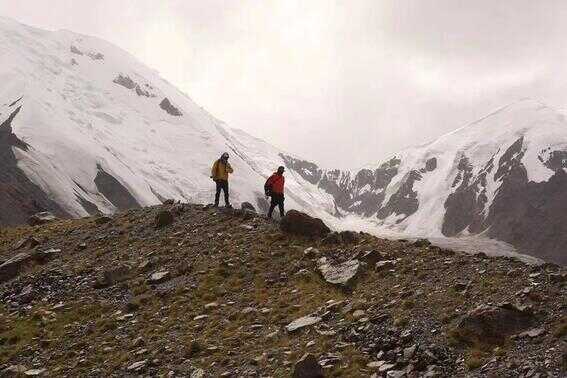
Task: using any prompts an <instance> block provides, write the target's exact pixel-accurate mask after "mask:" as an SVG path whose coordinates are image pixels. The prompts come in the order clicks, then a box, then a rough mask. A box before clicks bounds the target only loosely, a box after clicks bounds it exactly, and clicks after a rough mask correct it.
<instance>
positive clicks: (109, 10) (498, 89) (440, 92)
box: [0, 0, 567, 168]
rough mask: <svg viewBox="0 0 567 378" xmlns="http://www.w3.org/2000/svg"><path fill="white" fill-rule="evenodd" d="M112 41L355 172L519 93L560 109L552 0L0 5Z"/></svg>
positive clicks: (557, 14)
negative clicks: (360, 167)
mask: <svg viewBox="0 0 567 378" xmlns="http://www.w3.org/2000/svg"><path fill="white" fill-rule="evenodd" d="M0 14H2V15H4V16H8V17H12V18H14V19H16V20H18V21H21V22H23V23H27V24H31V25H34V26H37V27H41V28H46V29H52V30H55V29H69V30H72V31H75V32H79V33H84V34H89V35H95V36H98V37H101V38H104V39H106V40H108V41H110V42H113V43H115V44H117V45H119V46H120V47H122V48H124V49H126V50H127V51H129V52H130V53H132V54H133V55H135V56H137V57H138V58H139V59H140V60H142V61H143V62H144V63H146V64H147V65H149V66H151V67H153V68H155V69H157V70H158V71H159V72H160V73H161V75H162V76H163V77H165V78H166V79H167V80H169V81H171V82H172V83H174V84H175V85H177V86H178V87H179V88H181V89H182V90H183V91H185V92H186V93H188V94H189V95H190V96H191V97H192V98H193V99H194V100H195V101H196V102H197V103H199V104H201V105H202V106H204V107H205V108H206V109H208V110H209V111H210V112H211V113H212V114H213V115H215V116H216V117H218V118H220V119H222V120H224V121H225V122H227V123H228V124H229V125H230V126H232V127H237V128H241V129H244V130H246V131H248V132H250V133H251V134H253V135H255V136H258V137H260V138H263V139H265V140H267V141H268V142H270V143H272V144H274V145H276V146H278V147H280V148H283V149H285V150H287V151H289V152H292V153H295V154H297V155H300V156H302V157H305V158H307V159H310V160H314V161H316V162H318V163H320V164H321V165H323V166H325V167H340V168H347V167H357V166H360V165H363V164H366V163H373V162H376V161H378V160H381V159H383V158H385V157H387V156H389V155H390V154H392V153H395V152H396V151H398V150H400V149H403V148H405V147H407V146H410V145H414V144H421V143H424V142H427V141H430V140H432V139H435V138H436V137H438V136H440V135H442V134H444V133H446V132H448V131H451V130H453V129H455V128H457V127H460V126H462V125H463V124H466V123H469V122H471V121H473V120H475V119H476V118H480V117H481V116H483V115H485V114H486V113H489V112H490V111H491V110H493V109H495V108H497V107H500V106H502V105H505V104H508V103H510V102H513V101H516V100H518V99H520V98H523V97H533V98H536V99H540V100H542V101H544V102H547V103H549V104H550V105H553V106H556V107H560V108H564V107H565V105H566V104H567V101H566V100H567V80H566V78H567V75H566V71H567V59H566V58H567V2H565V1H562V0H557V1H551V0H550V1H546V0H537V1H535V0H514V1H512V0H474V1H473V0H430V1H426V0H423V1H422V0H420V1H418V0H368V1H363V0H348V1H318V0H309V1H304V0H303V1H295V0H281V1H268V0H250V1H246V0H240V1H236V0H233V1H231V0H206V1H205V0H194V1H193V0H191V1H190V0H178V1H173V0H170V1H165V0H162V1H158V0H97V1H92V0H44V1H43V0H35V1H33V0H0Z"/></svg>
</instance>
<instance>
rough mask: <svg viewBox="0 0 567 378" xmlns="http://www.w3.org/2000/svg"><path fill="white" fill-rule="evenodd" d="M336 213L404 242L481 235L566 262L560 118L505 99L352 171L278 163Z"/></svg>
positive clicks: (566, 184)
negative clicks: (321, 193) (316, 190)
mask: <svg viewBox="0 0 567 378" xmlns="http://www.w3.org/2000/svg"><path fill="white" fill-rule="evenodd" d="M286 161H287V165H288V166H289V167H291V168H292V169H294V170H295V171H296V172H298V173H300V174H301V175H302V176H303V177H304V178H305V179H306V180H308V181H309V182H311V183H312V184H314V185H317V186H318V187H320V188H322V189H324V190H325V191H327V192H328V193H331V194H332V195H333V196H334V198H335V200H336V203H337V207H338V209H339V211H340V212H342V213H343V214H344V215H347V216H348V215H349V214H357V215H359V216H362V217H364V218H366V219H369V220H372V221H373V223H374V224H375V227H376V228H377V229H379V230H382V231H386V230H387V231H398V232H400V233H404V234H407V235H412V236H426V237H453V236H466V235H471V234H472V235H476V234H483V235H485V236H489V237H491V238H496V239H499V240H502V241H505V242H508V243H510V244H512V245H514V246H515V247H517V248H518V249H519V250H520V251H522V252H524V253H528V254H531V255H534V256H538V257H541V258H543V259H546V260H550V261H555V262H560V263H567V174H566V172H565V169H566V168H567V122H566V120H565V117H564V116H563V115H562V114H560V113H559V112H557V111H555V110H554V109H551V108H549V107H547V106H545V105H544V104H542V103H539V102H537V101H534V100H529V99H526V100H522V101H519V102H517V103H513V104H511V105H509V106H506V107H504V108H502V109H499V110H497V111H496V112H494V113H492V114H489V115H488V116H486V117H484V118H482V119H480V120H478V121H477V122H474V123H471V124H469V125H467V126H465V127H462V128H460V129H458V130H456V131H454V132H452V133H450V134H447V135H444V136H443V137H441V138H439V139H437V140H436V141H434V142H432V143H429V144H426V145H423V146H419V147H414V148H410V149H407V150H405V151H402V152H401V153H399V154H397V155H395V156H393V157H392V158H391V159H390V160H388V161H386V162H384V163H382V164H380V165H378V166H376V167H370V168H365V169H362V170H360V171H358V172H356V173H352V172H341V171H336V170H335V171H326V170H321V169H319V168H318V167H317V166H316V165H315V164H313V163H310V162H305V161H301V160H297V159H294V158H291V157H287V158H286Z"/></svg>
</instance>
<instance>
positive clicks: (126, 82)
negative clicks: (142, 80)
mask: <svg viewBox="0 0 567 378" xmlns="http://www.w3.org/2000/svg"><path fill="white" fill-rule="evenodd" d="M112 82H113V83H115V84H118V85H121V86H123V87H124V88H126V89H134V88H135V87H136V85H137V84H136V83H135V82H134V80H132V79H130V77H129V76H127V75H118V76H117V77H116V79H114V80H112Z"/></svg>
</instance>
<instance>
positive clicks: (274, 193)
mask: <svg viewBox="0 0 567 378" xmlns="http://www.w3.org/2000/svg"><path fill="white" fill-rule="evenodd" d="M284 171H285V168H284V167H279V168H278V171H277V172H276V173H274V174H273V175H271V176H270V178H269V179H268V180H267V181H266V184H265V185H264V191H265V192H266V196H268V197H272V203H271V204H270V211H268V218H270V219H271V218H272V213H273V212H274V209H275V208H276V206H278V208H279V210H280V217H283V216H284V201H285V197H284V184H285V177H284V176H283V173H284Z"/></svg>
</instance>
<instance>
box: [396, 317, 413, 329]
mask: <svg viewBox="0 0 567 378" xmlns="http://www.w3.org/2000/svg"><path fill="white" fill-rule="evenodd" d="M408 324H409V319H408V318H405V317H401V316H399V317H395V318H394V326H396V327H405V326H407V325H408Z"/></svg>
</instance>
